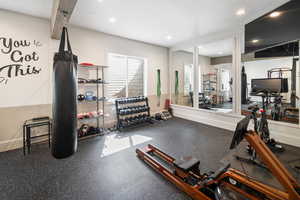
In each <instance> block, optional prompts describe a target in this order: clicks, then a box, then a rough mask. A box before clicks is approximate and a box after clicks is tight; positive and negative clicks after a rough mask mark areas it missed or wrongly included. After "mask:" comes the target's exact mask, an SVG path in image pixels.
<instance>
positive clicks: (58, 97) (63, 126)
mask: <svg viewBox="0 0 300 200" xmlns="http://www.w3.org/2000/svg"><path fill="white" fill-rule="evenodd" d="M66 39H67V50H66V51H65V40H66ZM77 63H78V60H77V56H75V55H73V53H72V49H71V46H70V41H69V36H68V31H67V28H65V27H64V28H63V32H62V35H61V40H60V45H59V52H58V53H55V55H54V65H53V80H54V83H53V84H54V91H53V104H52V115H53V131H52V137H51V140H52V146H51V151H52V155H53V156H54V157H55V158H66V157H68V156H71V155H72V154H74V153H75V152H76V150H77Z"/></svg>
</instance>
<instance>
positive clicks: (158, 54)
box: [0, 10, 168, 107]
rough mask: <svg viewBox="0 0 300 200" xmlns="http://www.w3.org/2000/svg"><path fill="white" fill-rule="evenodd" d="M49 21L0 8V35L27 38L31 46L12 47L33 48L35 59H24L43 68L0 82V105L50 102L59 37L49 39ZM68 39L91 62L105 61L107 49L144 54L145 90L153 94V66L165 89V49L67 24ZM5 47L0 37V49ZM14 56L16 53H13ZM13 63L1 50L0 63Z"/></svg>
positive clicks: (163, 92) (29, 49)
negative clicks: (54, 57) (2, 95)
mask: <svg viewBox="0 0 300 200" xmlns="http://www.w3.org/2000/svg"><path fill="white" fill-rule="evenodd" d="M49 27H50V25H49V21H48V20H44V19H39V18H35V17H30V16H26V15H21V14H16V13H12V12H7V11H4V10H0V34H1V35H0V37H5V38H12V39H13V40H28V41H30V42H31V44H32V45H31V46H30V47H26V48H14V49H13V50H18V49H20V50H22V51H24V53H32V52H33V51H36V52H37V53H38V55H39V57H40V60H39V61H37V62H33V61H31V62H26V63H23V65H24V67H23V68H25V69H26V66H27V65H31V66H37V67H39V68H41V69H42V71H41V72H40V74H38V75H36V76H33V75H31V76H29V75H28V76H24V77H16V78H14V77H13V78H11V79H10V80H9V81H8V82H7V84H4V82H3V83H0V92H1V94H5V96H4V97H3V98H2V99H1V101H0V107H8V106H24V105H36V104H50V103H51V95H50V93H49V89H50V88H51V81H50V78H51V74H52V72H51V70H52V65H53V61H52V60H53V54H54V52H57V50H58V45H59V41H57V40H51V39H50V32H49ZM69 34H70V40H71V45H72V49H73V52H74V54H76V55H77V56H78V58H79V62H91V63H94V64H101V65H106V64H107V54H108V53H118V54H124V55H130V56H137V57H143V58H146V59H147V61H148V63H147V64H148V65H147V74H148V84H147V85H148V88H147V94H149V95H154V94H155V88H156V87H155V81H154V80H156V78H155V74H156V73H155V70H156V69H157V68H160V69H161V79H162V80H161V82H162V94H166V93H167V90H168V88H167V81H168V66H167V65H168V49H167V48H164V47H159V46H155V45H149V44H146V43H142V42H137V41H133V40H128V39H125V38H121V37H116V36H112V35H107V34H104V33H100V32H96V31H92V30H86V29H83V28H79V27H70V28H69ZM34 40H36V41H39V42H41V44H42V46H41V47H34V46H33V41H34ZM1 49H4V50H5V48H4V46H3V43H2V41H1V40H0V50H1ZM16 57H17V56H16ZM8 64H14V62H12V61H11V59H10V54H8V55H6V54H3V53H1V52H0V67H2V66H6V65H8ZM6 74H7V72H6V71H4V70H3V71H1V72H0V77H2V76H3V77H5V78H6Z"/></svg>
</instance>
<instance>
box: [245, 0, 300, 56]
mask: <svg viewBox="0 0 300 200" xmlns="http://www.w3.org/2000/svg"><path fill="white" fill-rule="evenodd" d="M299 39H300V1H299V0H291V1H289V2H287V3H286V4H284V5H282V6H280V7H279V8H277V9H275V10H273V11H271V12H269V13H267V14H265V15H263V16H261V17H259V18H258V19H256V20H254V21H252V22H250V23H248V24H246V25H245V53H250V52H255V51H258V50H262V49H266V48H269V47H272V46H277V45H279V44H282V43H288V42H290V41H296V40H299Z"/></svg>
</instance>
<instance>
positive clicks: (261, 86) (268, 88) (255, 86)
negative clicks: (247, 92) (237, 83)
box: [251, 78, 288, 95]
mask: <svg viewBox="0 0 300 200" xmlns="http://www.w3.org/2000/svg"><path fill="white" fill-rule="evenodd" d="M261 92H268V93H287V92H288V79H287V78H260V79H252V80H251V93H252V95H255V94H259V93H261Z"/></svg>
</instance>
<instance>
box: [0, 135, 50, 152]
mask: <svg viewBox="0 0 300 200" xmlns="http://www.w3.org/2000/svg"><path fill="white" fill-rule="evenodd" d="M46 140H47V138H36V139H35V140H34V143H37V142H44V141H46ZM19 148H23V138H16V139H11V140H5V141H0V152H5V151H10V150H14V149H19Z"/></svg>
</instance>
